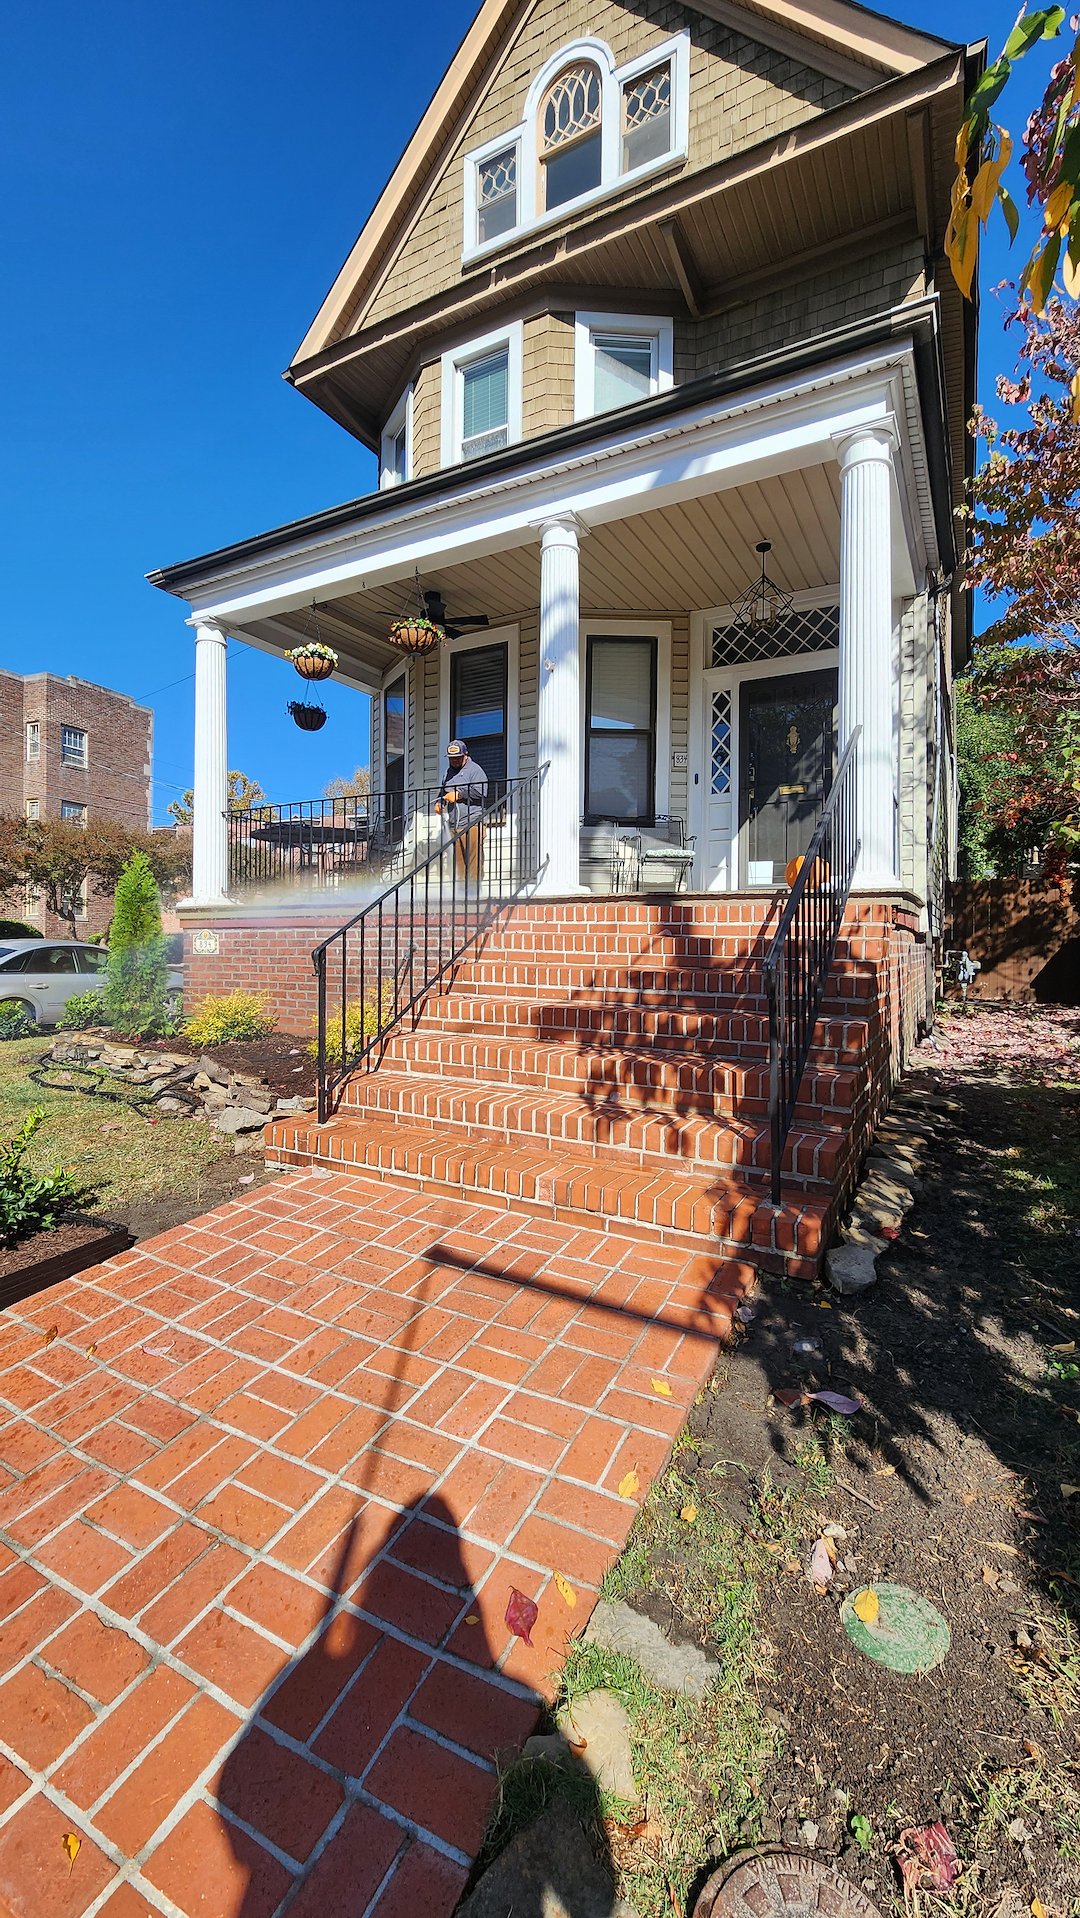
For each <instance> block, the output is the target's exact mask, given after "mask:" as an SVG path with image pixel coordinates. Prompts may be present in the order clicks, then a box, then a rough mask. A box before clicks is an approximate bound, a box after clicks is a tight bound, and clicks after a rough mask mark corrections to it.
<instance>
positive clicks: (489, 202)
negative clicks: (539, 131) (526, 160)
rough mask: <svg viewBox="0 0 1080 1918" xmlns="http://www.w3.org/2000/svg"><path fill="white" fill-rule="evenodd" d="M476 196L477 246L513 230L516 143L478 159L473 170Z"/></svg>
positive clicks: (516, 185)
mask: <svg viewBox="0 0 1080 1918" xmlns="http://www.w3.org/2000/svg"><path fill="white" fill-rule="evenodd" d="M476 196H477V233H476V237H477V240H478V241H479V243H480V245H481V246H483V244H484V242H485V240H494V239H497V238H498V236H499V234H500V233H510V232H512V231H513V229H514V227H516V225H517V223H518V150H517V147H516V146H508V147H504V148H503V150H502V152H501V153H493V154H492V155H491V158H490V159H488V160H481V161H480V163H479V165H478V166H477V169H476Z"/></svg>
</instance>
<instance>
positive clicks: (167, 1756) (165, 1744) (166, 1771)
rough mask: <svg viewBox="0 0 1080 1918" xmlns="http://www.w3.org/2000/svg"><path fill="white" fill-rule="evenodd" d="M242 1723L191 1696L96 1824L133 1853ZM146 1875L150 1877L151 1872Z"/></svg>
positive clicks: (96, 1816)
mask: <svg viewBox="0 0 1080 1918" xmlns="http://www.w3.org/2000/svg"><path fill="white" fill-rule="evenodd" d="M240 1722H241V1721H240V1720H239V1719H238V1718H235V1717H234V1716H233V1714H232V1713H231V1712H227V1711H226V1710H225V1709H224V1707H223V1706H222V1705H219V1704H218V1703H217V1700H216V1699H213V1698H206V1697H205V1696H199V1697H197V1698H195V1699H194V1700H193V1702H192V1704H191V1705H190V1706H189V1708H188V1710H187V1711H186V1712H185V1713H184V1714H183V1717H182V1718H179V1719H178V1720H177V1721H176V1723H175V1724H174V1725H172V1726H171V1727H170V1728H169V1730H168V1731H167V1732H166V1733H165V1736H164V1738H163V1739H161V1741H160V1743H159V1744H157V1745H155V1746H154V1748H153V1750H152V1751H148V1752H147V1754H146V1757H145V1758H144V1759H143V1761H142V1763H141V1765H137V1766H136V1768H135V1770H134V1771H133V1772H131V1773H130V1774H129V1776H128V1777H127V1778H125V1779H124V1782H123V1784H122V1785H118V1786H117V1788H116V1790H115V1791H114V1792H113V1793H112V1796H111V1797H109V1798H107V1799H106V1800H105V1803H104V1804H103V1805H101V1806H99V1807H98V1810H97V1811H96V1812H95V1814H94V1823H95V1824H96V1825H97V1827H98V1829H99V1830H100V1831H102V1832H104V1834H105V1836H106V1838H109V1839H111V1840H112V1842H113V1844H114V1845H117V1846H118V1847H119V1849H120V1850H121V1851H122V1852H123V1853H124V1854H125V1856H126V1857H128V1858H133V1857H134V1856H135V1853H136V1852H137V1851H141V1850H142V1847H143V1846H144V1845H145V1844H147V1843H148V1842H149V1840H150V1839H151V1838H152V1837H153V1834H154V1832H155V1831H156V1830H157V1828H158V1826H159V1825H160V1824H161V1823H162V1821H163V1819H164V1818H166V1817H167V1815H168V1813H169V1812H171V1811H172V1809H173V1807H174V1806H175V1804H176V1803H177V1801H178V1799H180V1798H182V1797H183V1795H184V1793H185V1792H186V1791H189V1790H190V1788H191V1786H192V1785H193V1784H194V1783H195V1780H196V1779H197V1778H198V1776H199V1774H200V1772H204V1771H205V1770H206V1768H207V1766H208V1765H210V1764H212V1762H213V1760H214V1759H215V1758H216V1756H217V1754H218V1753H219V1752H220V1751H221V1749H222V1747H223V1746H224V1745H225V1744H226V1743H227V1741H228V1740H229V1739H230V1738H233V1737H235V1735H236V1733H237V1732H238V1731H239V1729H240ZM193 1862H194V1861H193ZM147 1875H148V1876H149V1877H151V1878H153V1873H152V1872H149V1873H148V1874H147ZM155 1882H157V1881H156V1880H155Z"/></svg>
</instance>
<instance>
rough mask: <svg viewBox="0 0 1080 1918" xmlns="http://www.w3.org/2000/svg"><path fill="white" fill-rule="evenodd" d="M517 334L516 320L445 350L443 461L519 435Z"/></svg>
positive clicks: (477, 454)
mask: <svg viewBox="0 0 1080 1918" xmlns="http://www.w3.org/2000/svg"><path fill="white" fill-rule="evenodd" d="M521 338H522V330H521V322H520V321H517V322H515V323H514V325H512V326H510V327H508V328H507V329H505V331H503V332H500V333H491V334H487V335H486V336H485V337H484V338H483V339H480V340H474V341H472V342H471V343H470V344H469V345H468V346H465V347H462V348H460V349H459V350H458V351H456V352H452V353H446V354H444V355H443V370H442V377H443V422H442V424H443V447H442V463H443V465H444V466H455V465H457V463H458V462H459V461H461V460H475V459H480V458H482V456H483V455H484V454H485V453H497V452H499V451H500V449H501V448H502V447H504V446H509V445H511V444H512V443H513V442H514V441H515V440H519V439H520V438H521Z"/></svg>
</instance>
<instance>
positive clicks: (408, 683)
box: [375, 660, 412, 793]
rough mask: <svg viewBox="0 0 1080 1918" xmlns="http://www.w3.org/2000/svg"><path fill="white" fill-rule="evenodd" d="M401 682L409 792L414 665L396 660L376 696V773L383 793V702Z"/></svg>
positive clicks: (384, 756)
mask: <svg viewBox="0 0 1080 1918" xmlns="http://www.w3.org/2000/svg"><path fill="white" fill-rule="evenodd" d="M399 680H401V681H402V682H403V683H404V687H405V790H406V792H408V791H409V723H410V719H411V717H412V665H411V663H410V662H409V661H408V660H406V661H405V663H404V664H403V665H402V664H399V662H398V661H396V660H395V662H394V664H393V665H392V666H388V667H387V669H386V671H385V673H384V674H383V676H382V680H381V682H380V685H379V690H378V692H377V693H376V694H375V698H376V699H377V700H378V702H379V762H378V765H377V767H376V773H377V775H378V780H377V785H376V791H377V792H381V793H384V792H385V791H386V727H385V713H384V710H383V700H384V698H385V696H386V694H387V693H388V692H390V691H391V690H392V688H393V687H394V686H396V685H397V683H398V681H399Z"/></svg>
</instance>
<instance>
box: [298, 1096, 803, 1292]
mask: <svg viewBox="0 0 1080 1918" xmlns="http://www.w3.org/2000/svg"><path fill="white" fill-rule="evenodd" d="M267 1146H268V1156H269V1157H270V1159H271V1160H273V1161H274V1162H276V1163H278V1164H285V1165H310V1164H316V1165H321V1166H326V1167H330V1168H333V1169H334V1170H337V1171H343V1170H344V1171H348V1170H350V1169H356V1170H363V1171H365V1172H367V1173H369V1174H372V1175H374V1176H375V1177H377V1178H381V1179H386V1180H389V1181H392V1182H393V1183H395V1184H397V1185H400V1184H402V1183H405V1184H409V1185H412V1186H414V1187H416V1188H417V1189H419V1190H421V1191H424V1192H430V1193H434V1194H441V1195H448V1196H453V1197H455V1198H461V1197H462V1196H463V1194H464V1195H467V1196H468V1197H469V1198H471V1199H472V1200H473V1201H475V1203H476V1204H478V1205H487V1206H498V1207H506V1208H512V1209H514V1210H515V1211H519V1210H521V1209H525V1210H527V1211H531V1212H534V1213H537V1214H539V1215H540V1216H542V1217H544V1218H549V1219H557V1220H558V1221H559V1222H560V1223H562V1224H572V1225H581V1226H582V1227H589V1228H591V1230H593V1231H602V1232H607V1233H616V1234H622V1235H625V1233H626V1232H627V1230H628V1229H631V1228H632V1229H633V1231H634V1233H635V1235H636V1236H638V1237H640V1238H642V1239H646V1240H648V1241H650V1242H651V1243H655V1244H660V1245H667V1246H673V1247H683V1248H685V1249H686V1250H687V1251H688V1252H702V1251H705V1250H707V1251H708V1252H709V1254H710V1256H713V1257H716V1258H717V1259H739V1258H745V1257H746V1256H747V1255H748V1253H749V1254H750V1255H751V1256H752V1257H753V1258H754V1259H755V1260H756V1261H757V1263H759V1264H760V1265H763V1266H765V1267H767V1268H769V1269H771V1270H776V1271H786V1272H787V1273H788V1274H789V1275H790V1276H792V1277H803V1278H810V1277H812V1276H813V1275H814V1273H815V1271H816V1269H817V1262H818V1260H819V1258H820V1255H821V1253H822V1251H823V1250H824V1245H825V1228H826V1222H827V1218H828V1213H829V1209H830V1201H829V1197H828V1194H827V1193H825V1194H817V1195H806V1196H800V1197H798V1198H792V1197H791V1196H789V1197H788V1199H787V1202H786V1203H785V1204H784V1205H782V1206H780V1207H778V1208H775V1209H774V1208H773V1207H772V1206H771V1205H769V1204H768V1203H767V1194H766V1191H765V1187H764V1185H763V1184H762V1183H761V1182H760V1180H755V1179H753V1178H752V1177H750V1176H749V1175H747V1174H745V1173H743V1174H739V1173H736V1172H735V1171H734V1170H731V1171H728V1172H717V1173H714V1174H713V1175H712V1176H711V1177H710V1176H707V1175H705V1174H704V1173H702V1172H695V1173H690V1172H685V1171H682V1170H675V1169H673V1168H663V1169H662V1168H657V1167H651V1166H649V1167H634V1166H627V1165H623V1164H622V1163H621V1162H616V1160H615V1156H614V1155H611V1156H610V1157H609V1158H607V1159H600V1158H597V1157H593V1156H590V1155H588V1154H585V1153H579V1152H572V1151H570V1150H568V1149H566V1148H564V1147H560V1148H559V1149H558V1150H557V1151H552V1150H550V1149H545V1147H544V1145H543V1144H542V1143H538V1144H531V1143H527V1142H518V1141H515V1140H506V1139H505V1138H501V1137H498V1136H494V1137H488V1138H475V1139H474V1138H468V1137H462V1138H459V1137H457V1136H455V1137H453V1138H448V1137H447V1133H446V1130H445V1129H444V1128H442V1127H440V1126H439V1125H437V1124H434V1123H427V1124H425V1123H423V1122H421V1121H418V1120H404V1119H400V1118H399V1119H396V1120H395V1122H394V1124H393V1125H390V1126H388V1125H387V1124H386V1122H385V1118H384V1117H383V1116H382V1115H381V1114H367V1113H363V1112H359V1111H349V1112H347V1113H342V1114H339V1116H338V1117H337V1118H335V1119H332V1120H331V1121H330V1122H329V1123H328V1124H327V1125H325V1126H321V1127H320V1126H314V1125H311V1124H309V1123H307V1122H303V1121H293V1120H288V1119H286V1120H281V1121H279V1122H278V1123H277V1124H275V1125H274V1126H273V1127H272V1128H271V1129H270V1131H269V1132H268V1134H267Z"/></svg>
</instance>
